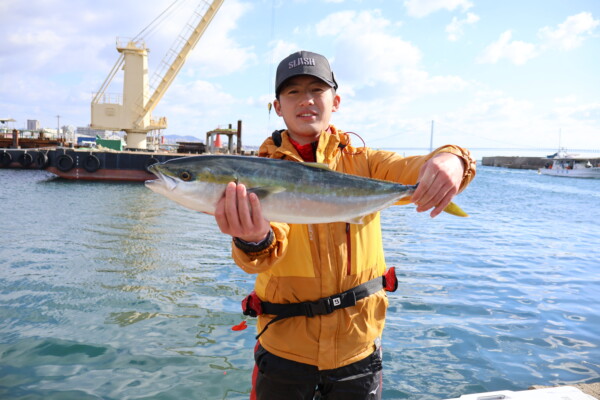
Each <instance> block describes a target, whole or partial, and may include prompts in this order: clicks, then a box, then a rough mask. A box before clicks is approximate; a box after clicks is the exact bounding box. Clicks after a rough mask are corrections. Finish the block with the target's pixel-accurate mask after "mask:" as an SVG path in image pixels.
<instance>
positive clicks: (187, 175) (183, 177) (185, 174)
mask: <svg viewBox="0 0 600 400" xmlns="http://www.w3.org/2000/svg"><path fill="white" fill-rule="evenodd" d="M179 178H181V180H182V181H185V182H188V181H190V180H191V179H192V174H191V173H190V172H189V171H181V173H180V174H179Z"/></svg>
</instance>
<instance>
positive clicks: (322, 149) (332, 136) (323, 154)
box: [259, 125, 350, 164]
mask: <svg viewBox="0 0 600 400" xmlns="http://www.w3.org/2000/svg"><path fill="white" fill-rule="evenodd" d="M349 144H350V138H349V136H348V134H346V133H344V132H341V131H338V130H337V129H336V128H335V126H333V125H329V127H328V128H327V129H326V130H324V131H323V132H321V135H320V136H319V143H318V145H317V150H316V155H317V157H316V159H317V162H318V163H323V164H329V163H330V162H331V161H332V160H333V159H334V157H335V155H336V154H338V152H339V150H340V146H342V147H343V146H347V145H349ZM259 155H260V156H263V157H264V156H270V157H272V158H285V159H288V160H293V161H303V160H302V158H301V157H300V156H299V155H298V152H297V151H296V149H295V148H294V146H293V145H292V143H291V142H290V139H289V135H288V131H287V130H285V131H283V132H281V146H279V147H277V145H276V144H275V143H274V142H273V140H272V139H271V138H269V139H267V140H266V141H265V143H263V145H262V146H261V148H260V150H259Z"/></svg>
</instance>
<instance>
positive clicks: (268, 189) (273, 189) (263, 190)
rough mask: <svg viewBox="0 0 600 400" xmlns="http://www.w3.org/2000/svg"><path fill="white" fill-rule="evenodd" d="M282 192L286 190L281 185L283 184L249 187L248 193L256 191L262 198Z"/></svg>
mask: <svg viewBox="0 0 600 400" xmlns="http://www.w3.org/2000/svg"><path fill="white" fill-rule="evenodd" d="M281 192H285V188H284V187H281V186H259V187H255V188H249V189H248V193H254V194H255V195H257V196H258V198H259V199H261V200H262V199H264V198H265V197H267V196H269V195H271V194H275V193H281Z"/></svg>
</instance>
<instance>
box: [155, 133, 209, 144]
mask: <svg viewBox="0 0 600 400" xmlns="http://www.w3.org/2000/svg"><path fill="white" fill-rule="evenodd" d="M163 136H164V138H165V141H166V142H167V143H173V144H175V143H176V142H202V143H204V140H202V139H200V138H199V137H196V136H189V135H188V136H181V135H163Z"/></svg>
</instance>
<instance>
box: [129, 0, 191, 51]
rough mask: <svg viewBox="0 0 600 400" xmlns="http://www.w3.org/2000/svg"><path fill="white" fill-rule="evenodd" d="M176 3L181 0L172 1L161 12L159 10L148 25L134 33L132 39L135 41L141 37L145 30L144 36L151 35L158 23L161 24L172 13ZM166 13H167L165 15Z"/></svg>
mask: <svg viewBox="0 0 600 400" xmlns="http://www.w3.org/2000/svg"><path fill="white" fill-rule="evenodd" d="M177 3H179V5H181V3H182V1H181V0H175V1H173V2H172V3H171V4H170V5H169V6H168V7H167V8H166V9H165V10H164V11H163V12H161V13H160V14H159V15H158V16H157V17H156V18H154V19H153V20H152V21H151V22H150V23H149V24H148V25H146V27H145V28H144V29H142V30H141V31H140V32H139V33H138V34H137V35H135V37H134V38H133V40H134V41H135V40H139V39H142V38H143V35H144V33H145V32H146V31H147V32H146V33H145V35H146V36H145V37H146V38H148V37H150V35H152V34H153V33H154V32H155V31H156V29H157V28H158V27H159V26H160V24H162V23H163V22H164V21H165V20H166V19H167V17H168V16H169V15H170V14H173V12H174V11H175V9H174V8H173V7H174V6H175V5H176V4H177ZM172 8H173V9H172ZM171 9H172V10H171ZM167 13H169V15H167ZM159 20H161V21H159Z"/></svg>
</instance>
